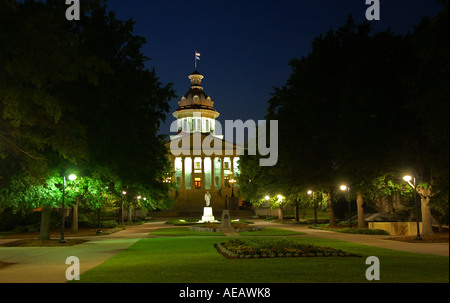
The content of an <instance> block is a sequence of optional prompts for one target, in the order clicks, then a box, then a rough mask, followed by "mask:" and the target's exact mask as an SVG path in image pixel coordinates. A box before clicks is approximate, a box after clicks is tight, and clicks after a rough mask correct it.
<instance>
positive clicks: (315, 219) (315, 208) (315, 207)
mask: <svg viewBox="0 0 450 303" xmlns="http://www.w3.org/2000/svg"><path fill="white" fill-rule="evenodd" d="M316 225H317V205H316V204H314V226H316Z"/></svg>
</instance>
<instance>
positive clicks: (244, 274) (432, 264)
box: [79, 237, 449, 283]
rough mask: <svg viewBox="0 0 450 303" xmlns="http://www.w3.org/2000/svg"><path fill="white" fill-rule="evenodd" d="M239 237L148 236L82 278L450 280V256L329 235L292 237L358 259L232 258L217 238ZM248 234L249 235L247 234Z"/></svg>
mask: <svg viewBox="0 0 450 303" xmlns="http://www.w3.org/2000/svg"><path fill="white" fill-rule="evenodd" d="M233 238H234V239H236V238H235V237H162V238H149V239H142V240H139V241H138V242H136V243H135V244H134V245H132V246H131V247H130V248H128V249H126V250H124V251H122V252H120V253H119V254H117V255H116V256H114V257H113V258H111V259H109V260H107V261H106V262H104V263H103V264H101V265H99V266H97V267H95V268H93V269H91V270H89V271H87V272H85V273H83V274H82V275H81V277H80V278H81V279H80V281H79V282H113V283H126V282H130V283H131V282H133V283H138V282H141V283H144V282H149V283H301V282H315V283H327V282H337V283H348V282H353V283H359V282H361V283H363V282H370V283H376V282H382V283H395V282H399V283H411V282H414V283H424V282H445V283H448V282H449V258H448V257H442V256H433V255H424V254H414V253H407V252H401V251H394V250H388V249H383V248H377V247H371V246H365V245H359V244H355V243H350V242H343V241H338V240H329V239H311V238H309V239H306V238H302V237H289V239H291V240H293V241H299V242H300V243H310V244H313V245H319V246H329V247H334V248H337V249H342V250H344V251H347V252H350V253H352V254H355V255H359V256H361V257H360V258H359V257H352V258H342V257H314V258H307V257H306V258H273V259H270V258H269V259H250V260H242V259H227V258H225V257H224V256H222V255H220V254H219V253H218V252H217V250H216V248H215V247H214V244H215V243H222V242H225V241H227V240H229V239H233ZM241 238H244V237H241ZM368 256H377V257H378V258H379V260H380V278H381V279H380V281H367V280H366V278H365V272H366V270H367V269H368V267H369V265H366V264H365V260H366V258H367V257H368Z"/></svg>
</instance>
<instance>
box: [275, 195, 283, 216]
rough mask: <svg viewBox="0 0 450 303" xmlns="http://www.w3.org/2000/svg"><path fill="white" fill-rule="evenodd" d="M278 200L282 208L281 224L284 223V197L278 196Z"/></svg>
mask: <svg viewBox="0 0 450 303" xmlns="http://www.w3.org/2000/svg"><path fill="white" fill-rule="evenodd" d="M277 199H278V200H277V203H278V206H279V207H280V217H281V222H284V209H283V196H282V195H277Z"/></svg>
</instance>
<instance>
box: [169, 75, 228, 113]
mask: <svg viewBox="0 0 450 303" xmlns="http://www.w3.org/2000/svg"><path fill="white" fill-rule="evenodd" d="M188 78H189V80H190V81H191V87H190V89H189V91H188V92H187V93H186V94H185V95H184V96H183V97H182V98H181V100H180V101H178V109H177V110H176V111H175V112H174V113H173V116H174V117H175V118H177V119H180V118H186V117H192V116H193V113H194V112H198V113H201V115H202V117H206V118H210V119H215V118H217V117H218V116H219V115H220V114H219V113H218V112H217V111H216V110H215V109H214V101H213V100H212V99H211V97H209V96H208V95H207V94H206V93H205V92H204V90H203V87H202V86H201V84H202V79H203V78H204V77H203V75H201V74H200V73H199V72H198V71H194V72H193V73H192V74H190V75H189V77H188Z"/></svg>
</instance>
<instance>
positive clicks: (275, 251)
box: [216, 238, 356, 259]
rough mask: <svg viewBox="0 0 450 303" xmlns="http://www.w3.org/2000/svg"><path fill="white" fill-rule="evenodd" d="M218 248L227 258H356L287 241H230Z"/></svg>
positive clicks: (322, 248)
mask: <svg viewBox="0 0 450 303" xmlns="http://www.w3.org/2000/svg"><path fill="white" fill-rule="evenodd" d="M216 248H217V249H218V251H219V252H220V253H222V254H223V255H224V256H225V257H227V258H232V259H251V258H255V259H258V258H277V257H278V258H284V257H288V258H289V257H355V256H356V255H352V254H350V253H347V252H345V251H342V250H340V249H335V248H331V247H323V246H315V245H311V244H302V243H297V242H295V241H289V240H285V239H273V238H270V239H267V238H266V239H246V240H237V239H235V240H230V241H227V242H224V243H221V244H217V245H216Z"/></svg>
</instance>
